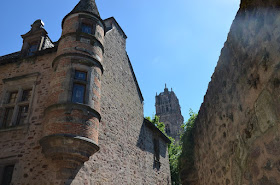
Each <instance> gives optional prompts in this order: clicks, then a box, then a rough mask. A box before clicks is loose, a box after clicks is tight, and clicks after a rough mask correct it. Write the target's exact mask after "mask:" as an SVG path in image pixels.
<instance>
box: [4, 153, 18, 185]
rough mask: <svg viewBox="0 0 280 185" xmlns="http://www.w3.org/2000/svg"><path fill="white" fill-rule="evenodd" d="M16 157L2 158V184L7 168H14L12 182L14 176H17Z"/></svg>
mask: <svg viewBox="0 0 280 185" xmlns="http://www.w3.org/2000/svg"><path fill="white" fill-rule="evenodd" d="M16 157H17V156H16V155H14V156H9V157H4V158H0V184H2V183H3V175H4V170H5V168H6V167H7V166H14V169H13V173H12V178H11V182H12V181H13V176H14V174H15V169H16V168H17V164H18V159H16Z"/></svg>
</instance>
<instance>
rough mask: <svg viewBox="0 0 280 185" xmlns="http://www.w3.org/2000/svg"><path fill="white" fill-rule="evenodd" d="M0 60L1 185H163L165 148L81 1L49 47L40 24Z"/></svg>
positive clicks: (108, 35)
mask: <svg viewBox="0 0 280 185" xmlns="http://www.w3.org/2000/svg"><path fill="white" fill-rule="evenodd" d="M22 38H23V47H22V50H21V51H18V52H15V53H12V54H9V55H5V56H2V57H0V98H1V99H0V100H1V101H0V149H1V153H0V184H21V185H22V184H91V185H98V184H100V185H106V184H108V185H109V184H112V185H116V184H133V185H135V184H147V185H150V184H170V181H171V178H170V170H169V160H168V152H167V144H168V143H169V142H170V141H169V139H168V138H167V137H166V136H165V135H164V134H162V133H161V132H160V131H159V130H158V129H157V128H156V127H155V126H154V125H153V124H151V123H150V122H149V121H148V120H145V119H144V118H143V97H142V94H141V91H140V89H139V86H138V83H137V80H136V77H135V75H134V72H133V69H132V66H131V63H130V60H129V58H128V55H127V53H126V35H125V33H124V32H123V30H122V29H121V27H120V26H119V25H118V23H117V22H116V20H115V19H114V18H109V19H106V20H102V19H101V18H100V15H99V12H98V10H97V7H96V4H95V2H94V0H81V1H80V2H79V3H78V4H77V6H76V7H75V8H74V9H73V10H72V11H71V12H70V13H69V14H68V15H66V16H65V18H64V19H63V21H62V35H61V38H60V39H59V41H57V42H52V41H51V39H50V38H49V37H48V33H47V31H46V30H45V29H44V24H43V22H42V21H41V20H37V21H35V22H34V23H33V25H32V28H31V30H30V31H29V32H28V33H27V34H25V35H22Z"/></svg>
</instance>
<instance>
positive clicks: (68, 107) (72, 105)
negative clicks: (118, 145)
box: [44, 102, 101, 121]
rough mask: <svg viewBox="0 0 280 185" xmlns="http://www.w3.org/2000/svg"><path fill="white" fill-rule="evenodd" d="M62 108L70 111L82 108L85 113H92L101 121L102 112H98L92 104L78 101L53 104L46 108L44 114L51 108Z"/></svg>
mask: <svg viewBox="0 0 280 185" xmlns="http://www.w3.org/2000/svg"><path fill="white" fill-rule="evenodd" d="M61 108H64V109H66V110H67V111H68V112H69V111H70V112H71V111H72V110H75V109H78V110H82V111H83V112H84V114H89V113H91V114H92V115H93V116H94V117H96V118H97V119H98V120H99V121H100V120H101V115H100V113H99V112H97V111H96V110H95V109H93V108H91V107H90V106H88V105H85V104H78V103H72V102H68V103H58V104H53V105H51V106H49V107H47V108H46V109H45V111H44V115H46V114H47V113H48V112H49V111H51V110H54V109H61Z"/></svg>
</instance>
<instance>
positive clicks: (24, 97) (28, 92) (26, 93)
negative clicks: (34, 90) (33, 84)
mask: <svg viewBox="0 0 280 185" xmlns="http://www.w3.org/2000/svg"><path fill="white" fill-rule="evenodd" d="M30 97H31V89H29V90H24V91H23V92H22V97H21V101H29V100H30Z"/></svg>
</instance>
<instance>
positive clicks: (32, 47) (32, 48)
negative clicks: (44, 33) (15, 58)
mask: <svg viewBox="0 0 280 185" xmlns="http://www.w3.org/2000/svg"><path fill="white" fill-rule="evenodd" d="M37 47H38V45H31V46H30V47H29V49H28V56H32V55H34V53H35V52H36V51H37Z"/></svg>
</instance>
